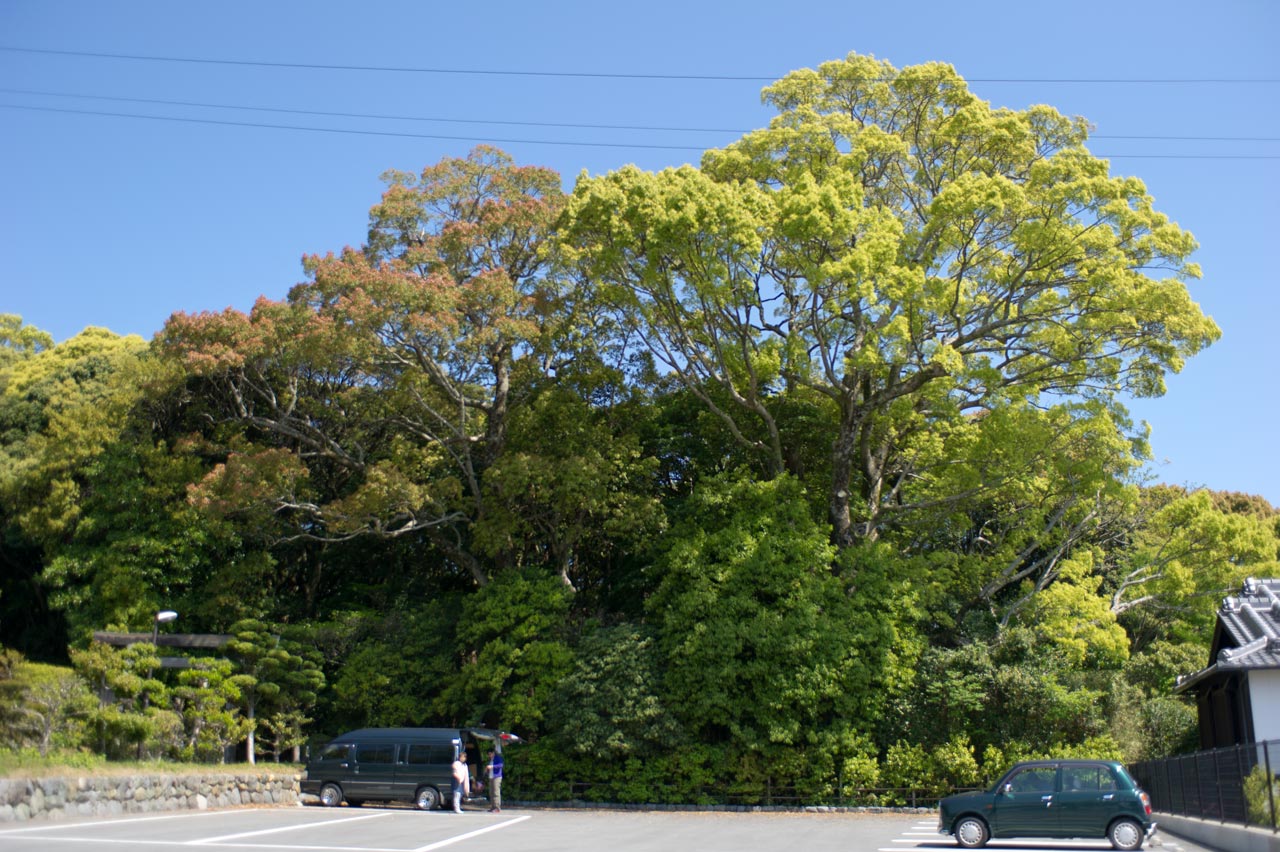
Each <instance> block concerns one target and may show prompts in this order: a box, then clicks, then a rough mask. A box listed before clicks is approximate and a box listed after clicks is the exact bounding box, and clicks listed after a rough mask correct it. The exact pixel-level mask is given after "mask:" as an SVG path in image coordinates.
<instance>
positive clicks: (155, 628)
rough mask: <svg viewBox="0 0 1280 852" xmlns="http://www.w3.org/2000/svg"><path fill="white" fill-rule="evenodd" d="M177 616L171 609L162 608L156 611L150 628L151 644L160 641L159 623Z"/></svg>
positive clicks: (166, 621)
mask: <svg viewBox="0 0 1280 852" xmlns="http://www.w3.org/2000/svg"><path fill="white" fill-rule="evenodd" d="M177 617H178V614H177V613H176V612H174V611H173V610H171V609H162V610H160V611H159V612H157V613H156V617H155V623H154V624H153V625H152V628H151V644H152V645H155V644H156V643H157V642H159V641H160V624H161V623H162V622H164V623H168V622H170V621H173V620H174V619H176V618H177Z"/></svg>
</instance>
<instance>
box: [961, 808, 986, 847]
mask: <svg viewBox="0 0 1280 852" xmlns="http://www.w3.org/2000/svg"><path fill="white" fill-rule="evenodd" d="M954 833H955V836H956V843H959V844H960V845H961V846H962V847H963V848H965V849H980V848H981V847H983V846H986V845H987V838H988V837H990V832H988V831H987V824H986V823H985V822H983V821H982V820H980V819H978V818H977V817H973V816H967V817H964V818H962V819H961V820H960V821H959V822H957V823H956V829H955V832H954Z"/></svg>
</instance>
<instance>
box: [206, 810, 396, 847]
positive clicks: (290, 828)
mask: <svg viewBox="0 0 1280 852" xmlns="http://www.w3.org/2000/svg"><path fill="white" fill-rule="evenodd" d="M385 816H391V814H363V815H361V816H355V817H342V818H341V819H327V820H325V821H324V822H309V823H302V824H298V825H285V826H281V827H279V828H262V829H258V830H257V831H241V832H239V833H237V834H224V835H222V836H221V837H204V838H201V839H199V840H188V841H187V842H185V843H184V844H183V846H213V845H216V844H218V843H221V842H223V841H226V840H239V839H240V838H242V837H257V836H259V835H263V834H278V833H280V832H282V831H294V830H296V829H300V828H318V827H319V826H322V825H336V824H338V823H344V822H359V821H360V820H364V819H381V818H382V817H385Z"/></svg>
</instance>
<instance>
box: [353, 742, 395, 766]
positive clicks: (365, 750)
mask: <svg viewBox="0 0 1280 852" xmlns="http://www.w3.org/2000/svg"><path fill="white" fill-rule="evenodd" d="M395 752H396V747H395V746H393V745H362V746H360V750H359V752H358V753H357V754H356V760H358V761H360V762H361V763H394V762H395Z"/></svg>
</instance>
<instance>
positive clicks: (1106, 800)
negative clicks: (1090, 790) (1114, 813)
mask: <svg viewBox="0 0 1280 852" xmlns="http://www.w3.org/2000/svg"><path fill="white" fill-rule="evenodd" d="M1115 797H1116V794H1115V793H1108V794H1107V795H1105V796H1103V797H1102V801H1104V802H1109V801H1111V800H1112V799H1114V798H1115Z"/></svg>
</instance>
